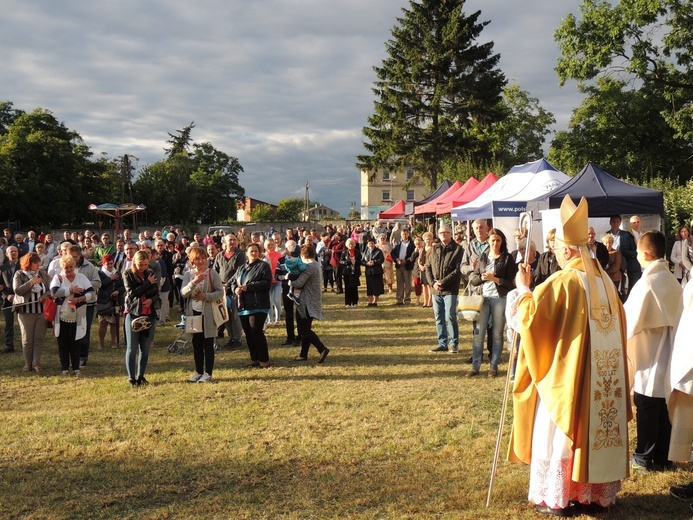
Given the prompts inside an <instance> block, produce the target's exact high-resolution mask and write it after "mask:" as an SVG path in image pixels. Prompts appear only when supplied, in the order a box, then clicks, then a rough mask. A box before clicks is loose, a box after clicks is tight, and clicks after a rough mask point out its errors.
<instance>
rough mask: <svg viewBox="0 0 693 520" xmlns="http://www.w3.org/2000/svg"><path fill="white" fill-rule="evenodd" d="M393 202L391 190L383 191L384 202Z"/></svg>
mask: <svg viewBox="0 0 693 520" xmlns="http://www.w3.org/2000/svg"><path fill="white" fill-rule="evenodd" d="M391 200H392V198H391V194H390V190H383V202H390V201H391Z"/></svg>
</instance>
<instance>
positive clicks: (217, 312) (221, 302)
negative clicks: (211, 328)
mask: <svg viewBox="0 0 693 520" xmlns="http://www.w3.org/2000/svg"><path fill="white" fill-rule="evenodd" d="M209 285H210V287H211V288H212V292H214V282H213V281H212V273H211V272H210V273H209ZM221 288H222V290H223V291H224V293H223V294H222V295H221V298H219V299H218V300H216V301H213V302H212V316H214V325H216V327H217V328H219V327H221V326H222V325H223V324H224V323H226V322H227V321H229V310H228V308H227V307H226V287H224V285H223V284H222V286H221Z"/></svg>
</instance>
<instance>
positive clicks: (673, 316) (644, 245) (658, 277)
mask: <svg viewBox="0 0 693 520" xmlns="http://www.w3.org/2000/svg"><path fill="white" fill-rule="evenodd" d="M665 249H666V240H665V238H664V235H663V234H662V233H661V232H659V231H648V232H647V233H644V234H643V235H641V236H640V238H639V239H638V243H637V255H638V256H637V258H638V262H639V263H640V265H641V266H642V267H643V268H644V271H643V273H642V277H641V278H640V280H638V282H637V283H636V284H635V285H634V286H633V287H632V289H631V291H630V294H629V296H628V300H627V301H626V303H625V304H624V309H625V311H626V327H627V338H628V347H627V348H628V364H629V365H630V367H631V369H630V373H631V374H632V379H633V380H632V389H633V392H634V399H633V401H634V403H635V408H636V420H637V443H636V447H635V452H634V453H633V458H632V459H631V470H632V471H633V472H635V473H648V472H650V471H653V470H660V471H661V470H663V469H666V468H669V467H670V466H671V462H669V459H668V456H669V440H670V436H671V423H670V422H669V412H668V410H667V403H666V386H667V385H666V378H667V369H668V367H669V362H670V358H671V352H672V348H673V343H674V335H675V334H676V327H677V325H678V322H679V318H680V316H681V312H682V307H683V302H682V289H681V285H680V284H679V282H678V281H677V280H676V277H675V276H674V275H673V274H672V273H671V271H669V264H668V262H667V261H666V260H665V259H664V255H665Z"/></svg>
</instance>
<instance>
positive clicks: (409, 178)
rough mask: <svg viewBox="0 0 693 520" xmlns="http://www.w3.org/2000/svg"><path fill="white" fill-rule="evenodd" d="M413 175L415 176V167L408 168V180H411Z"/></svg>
mask: <svg viewBox="0 0 693 520" xmlns="http://www.w3.org/2000/svg"><path fill="white" fill-rule="evenodd" d="M413 176H414V168H409V169H408V170H407V180H408V181H410V180H411V178H412V177H413Z"/></svg>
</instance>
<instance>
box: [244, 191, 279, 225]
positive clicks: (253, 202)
mask: <svg viewBox="0 0 693 520" xmlns="http://www.w3.org/2000/svg"><path fill="white" fill-rule="evenodd" d="M258 206H269V207H271V208H272V209H274V211H275V212H276V211H277V209H278V208H277V206H275V205H274V204H270V203H269V202H263V201H261V200H258V199H253V198H250V197H245V198H244V199H243V200H240V201H238V206H237V208H236V220H237V221H238V222H251V221H252V220H253V219H252V217H251V212H252V211H253V210H254V209H255V208H257V207H258Z"/></svg>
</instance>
